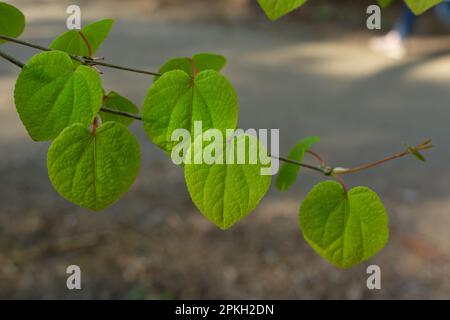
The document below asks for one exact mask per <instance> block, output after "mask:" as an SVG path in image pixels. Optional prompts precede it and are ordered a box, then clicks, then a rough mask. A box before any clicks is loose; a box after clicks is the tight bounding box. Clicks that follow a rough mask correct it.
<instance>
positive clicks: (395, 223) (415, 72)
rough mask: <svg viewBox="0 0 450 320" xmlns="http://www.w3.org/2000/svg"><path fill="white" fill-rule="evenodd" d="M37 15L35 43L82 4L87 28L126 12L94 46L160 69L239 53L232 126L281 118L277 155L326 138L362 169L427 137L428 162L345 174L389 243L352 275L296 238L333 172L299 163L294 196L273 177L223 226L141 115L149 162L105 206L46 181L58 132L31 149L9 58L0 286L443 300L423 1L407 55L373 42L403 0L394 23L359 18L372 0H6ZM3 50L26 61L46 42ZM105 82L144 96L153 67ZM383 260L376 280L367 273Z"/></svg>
mask: <svg viewBox="0 0 450 320" xmlns="http://www.w3.org/2000/svg"><path fill="white" fill-rule="evenodd" d="M8 2H11V3H12V4H13V5H15V6H17V7H18V8H19V9H21V10H22V11H23V12H24V13H25V15H26V17H27V20H28V23H27V28H26V32H25V33H24V34H23V36H22V38H23V39H25V40H28V41H31V42H35V43H38V44H42V45H49V44H50V42H51V41H52V39H54V38H55V37H56V36H58V35H59V34H60V33H62V32H64V31H65V23H66V18H67V16H68V15H67V14H66V8H67V6H68V5H70V4H78V5H80V6H81V10H82V12H81V13H82V21H83V25H85V24H87V23H88V22H90V21H92V20H96V19H102V18H110V17H112V18H115V19H116V24H115V25H114V27H113V30H112V32H111V34H110V36H109V38H108V39H107V40H106V41H105V43H104V44H103V45H102V47H101V48H100V50H99V52H98V55H100V56H104V57H106V59H107V61H108V62H111V63H117V64H121V65H127V66H130V67H136V68H143V69H147V70H154V71H156V70H157V69H158V68H159V66H161V65H162V64H163V63H164V62H165V61H166V60H167V59H169V58H172V57H175V56H190V55H192V54H193V53H197V52H215V53H220V54H223V55H225V56H226V57H227V58H228V65H227V67H226V69H225V70H224V72H225V74H226V75H227V76H228V77H229V79H230V80H231V82H232V83H233V85H234V86H235V88H236V90H237V92H238V95H239V101H240V118H239V126H240V127H242V128H279V129H280V130H281V131H280V134H281V151H282V153H283V154H286V153H287V152H288V150H289V149H290V148H291V147H292V146H293V144H294V143H296V141H297V140H299V139H300V138H303V137H305V136H307V135H319V136H321V138H322V142H321V143H320V144H319V145H317V147H316V148H315V149H316V151H318V152H320V153H321V154H322V155H323V156H324V157H325V158H326V160H327V162H329V163H330V164H332V165H339V166H347V167H349V166H354V165H359V164H361V163H366V162H369V161H372V160H377V159H379V158H382V157H384V156H386V155H390V154H392V153H394V152H397V151H400V150H402V149H403V148H404V145H403V143H410V144H416V143H419V142H421V141H422V140H423V139H425V138H433V141H434V144H435V145H436V148H435V149H433V150H432V151H431V152H429V153H427V160H428V161H427V163H426V164H423V163H420V162H418V161H415V159H414V158H406V159H401V160H398V161H395V162H392V163H388V164H386V165H384V166H381V167H379V168H376V169H373V170H369V171H366V172H364V173H359V174H355V175H352V176H348V177H347V178H346V181H347V183H348V184H349V185H351V186H357V185H366V186H368V187H370V188H372V189H374V190H375V191H376V192H378V193H379V194H380V196H381V198H382V199H383V201H384V203H385V206H386V208H387V211H388V213H389V216H390V225H391V239H390V241H389V244H388V246H387V247H386V248H385V249H384V250H383V251H382V252H381V253H379V254H378V255H377V256H376V257H375V258H373V259H371V260H370V261H369V262H367V263H363V264H362V265H360V266H357V267H354V268H352V269H350V270H339V269H336V268H335V267H333V266H332V265H330V264H328V263H327V262H325V261H324V260H323V259H322V258H321V257H320V256H318V255H317V254H316V253H315V252H314V251H313V250H312V249H311V248H310V247H309V246H308V245H307V244H306V242H305V241H304V240H303V238H302V235H301V233H300V231H299V227H298V207H299V204H300V202H301V201H302V199H303V198H304V197H305V194H306V193H307V192H308V190H309V189H310V188H311V187H312V186H313V184H314V183H317V182H319V181H321V180H322V177H320V176H319V175H317V174H315V173H313V172H308V171H306V170H305V171H304V174H303V175H302V178H301V179H300V180H299V181H298V183H297V184H296V185H295V187H294V188H292V189H291V190H290V191H288V192H287V193H280V192H278V191H277V190H276V189H275V188H274V187H272V189H271V191H270V192H269V194H268V196H267V197H266V198H265V199H264V200H263V201H262V203H261V205H260V206H259V207H258V208H257V209H256V210H255V211H254V212H252V213H251V214H250V215H249V216H248V217H247V218H245V219H244V220H242V221H241V222H240V223H238V224H237V225H236V226H235V227H233V228H232V229H231V230H229V231H227V232H223V231H220V230H219V229H217V228H216V227H215V226H214V225H213V224H211V223H210V222H208V221H207V220H206V219H205V218H204V217H203V216H202V215H201V214H200V213H199V212H198V211H197V209H196V208H195V207H194V205H193V204H192V202H191V200H190V198H189V195H188V193H187V190H186V187H185V184H184V178H183V173H182V171H181V169H180V168H177V167H176V166H175V165H173V164H172V163H171V161H170V160H169V159H168V158H167V157H166V156H165V154H163V152H162V151H160V150H159V149H158V148H157V147H155V146H154V145H152V143H151V142H150V141H149V139H148V138H147V136H146V135H145V133H144V130H143V128H142V126H141V124H140V123H135V124H133V125H132V130H133V132H134V133H135V134H136V135H137V137H138V139H139V140H140V142H141V146H142V168H141V173H140V175H139V177H138V179H137V181H136V183H135V184H134V185H133V187H132V188H131V190H130V191H129V192H128V193H127V194H126V195H125V196H124V197H123V198H122V199H121V200H120V201H119V202H118V203H117V204H115V205H114V206H112V207H111V208H109V209H108V210H106V211H105V212H102V213H92V212H89V211H87V210H84V209H81V208H78V207H76V206H75V205H72V204H71V203H69V202H67V201H66V200H64V199H63V198H61V197H60V196H59V195H58V194H57V193H56V191H54V189H53V188H52V186H51V184H50V182H49V179H48V176H47V169H46V152H47V148H48V143H34V142H32V141H31V139H30V138H29V137H28V135H27V133H26V131H25V129H24V127H23V126H22V124H21V123H20V120H19V117H18V115H17V113H16V111H15V107H14V103H13V88H14V83H15V80H16V77H17V75H18V72H19V70H18V69H17V67H15V66H14V65H11V64H9V63H7V62H5V61H0V84H1V85H0V298H9V299H17V298H37V299H50V298H58V299H88V298H95V299H107V298H111V299H180V298H181V299H206V298H208V299H244V298H245V299H251V298H258V299H259V298H271V299H315V298H318V299H335V298H339V299H361V298H366V299H380V298H383V299H405V298H425V299H427V298H437V299H443V298H446V299H449V298H450V277H449V276H450V232H449V226H450V179H449V178H450V171H449V170H448V165H449V163H450V149H449V148H448V143H449V128H448V127H449V120H450V106H449V101H450V90H449V81H450V55H449V53H450V37H449V32H448V31H449V30H448V29H445V28H443V26H442V25H441V24H439V23H437V22H436V19H435V18H434V16H433V14H431V13H426V14H424V15H423V16H422V17H421V18H420V21H419V22H418V25H417V29H416V32H415V33H414V35H413V37H411V38H410V39H408V41H407V43H406V46H407V55H406V56H405V57H404V58H403V59H391V58H388V57H386V56H384V55H380V54H376V53H373V52H372V51H371V50H369V48H368V42H369V39H370V38H372V37H374V36H377V35H383V34H385V33H386V32H388V31H389V29H390V28H391V26H392V25H393V24H394V23H395V20H396V18H397V17H398V16H399V14H400V10H401V2H399V1H398V3H397V4H395V5H393V6H392V7H389V8H388V9H386V10H383V14H382V19H383V30H382V31H381V32H374V31H369V30H367V29H366V18H367V15H366V13H365V12H366V8H367V6H368V5H369V4H372V3H373V2H375V1H350V0H349V1H321V0H314V1H310V2H309V3H307V4H306V5H305V6H304V7H302V8H301V9H300V10H298V11H296V12H295V13H293V14H291V15H289V16H288V17H286V18H283V19H281V20H280V21H278V22H276V23H273V22H270V21H269V20H268V19H267V18H266V17H265V16H264V15H263V13H262V11H261V10H260V9H259V7H258V6H257V4H256V1H255V0H220V1H219V0H214V1H212V0H190V1H183V0H131V1H119V0H111V1H106V0H95V1H74V0H71V1H56V0H33V1H29V0H28V1H25V0H18V1H8ZM4 49H5V51H7V52H8V53H10V54H12V55H14V56H15V57H17V58H19V59H21V60H25V61H26V59H28V58H29V57H30V56H31V55H33V54H35V53H36V51H34V50H33V49H28V48H25V47H19V46H17V45H14V44H6V45H4ZM102 70H103V71H104V75H103V80H104V83H105V88H106V89H107V90H115V91H118V92H119V93H121V94H123V95H125V96H127V97H129V98H130V99H132V100H133V101H134V102H135V103H136V104H138V105H141V103H142V101H143V98H144V96H145V94H146V92H147V90H148V88H149V86H150V84H151V83H152V81H153V79H151V78H150V77H148V76H144V75H138V74H132V73H126V72H122V71H118V70H113V69H105V68H103V69H102ZM71 264H76V265H79V266H80V267H81V270H82V290H81V291H69V290H67V288H66V277H67V275H66V273H65V270H66V267H67V266H68V265H71ZM370 264H377V265H379V266H380V267H381V270H382V290H379V291H376V290H375V291H369V290H368V289H367V287H366V279H367V274H366V268H367V266H368V265H370Z"/></svg>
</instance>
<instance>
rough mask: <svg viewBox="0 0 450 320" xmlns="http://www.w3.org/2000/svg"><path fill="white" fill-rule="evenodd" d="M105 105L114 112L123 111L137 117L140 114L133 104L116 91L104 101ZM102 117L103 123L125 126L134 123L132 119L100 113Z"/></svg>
mask: <svg viewBox="0 0 450 320" xmlns="http://www.w3.org/2000/svg"><path fill="white" fill-rule="evenodd" d="M103 105H104V106H105V107H107V108H109V109H112V110H117V111H123V112H127V113H131V114H135V115H138V114H139V109H138V107H136V105H135V104H134V103H133V102H131V101H130V100H128V99H127V98H125V97H123V96H121V95H120V94H118V93H117V92H114V91H111V92H110V93H109V94H108V95H107V96H106V97H105V99H104V100H103ZM100 117H101V118H102V121H103V122H107V121H116V122H119V123H121V124H123V125H124V126H129V125H130V124H131V123H133V119H131V118H127V117H123V116H119V115H115V114H112V113H108V112H100Z"/></svg>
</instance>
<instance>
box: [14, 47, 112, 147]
mask: <svg viewBox="0 0 450 320" xmlns="http://www.w3.org/2000/svg"><path fill="white" fill-rule="evenodd" d="M102 99H103V90H102V86H101V81H100V77H99V75H98V73H97V72H96V71H95V70H93V69H92V68H90V67H86V66H79V67H77V68H76V69H75V68H74V65H73V63H72V60H71V59H70V57H69V56H68V55H67V54H65V53H64V52H61V51H49V52H43V53H40V54H37V55H35V56H34V57H32V58H31V59H30V60H29V61H28V63H27V65H26V66H25V67H24V68H23V69H22V71H21V72H20V75H19V77H18V79H17V82H16V86H15V89H14V100H15V103H16V108H17V112H18V113H19V116H20V119H21V120H22V122H23V124H24V125H25V128H26V129H27V131H28V133H29V134H30V136H31V138H32V139H33V140H35V141H46V140H52V139H53V138H55V137H56V136H57V135H58V134H59V133H60V132H61V131H62V130H63V129H64V128H65V127H67V126H69V125H71V124H73V123H77V122H78V123H81V124H83V125H85V126H88V125H90V124H91V123H92V121H93V120H94V117H95V116H96V115H97V113H98V111H99V110H100V107H101V105H102Z"/></svg>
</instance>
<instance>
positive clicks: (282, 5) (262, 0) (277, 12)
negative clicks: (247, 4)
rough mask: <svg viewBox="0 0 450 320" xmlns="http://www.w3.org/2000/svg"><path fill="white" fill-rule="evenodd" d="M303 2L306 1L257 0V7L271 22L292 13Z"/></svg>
mask: <svg viewBox="0 0 450 320" xmlns="http://www.w3.org/2000/svg"><path fill="white" fill-rule="evenodd" d="M305 2H306V0H258V3H259V5H260V6H261V8H262V9H263V10H264V12H265V13H266V15H267V16H268V17H269V19H271V20H277V19H278V18H280V17H282V16H284V15H286V14H288V13H289V12H291V11H294V10H295V9H297V8H298V7H300V6H302V5H303V4H304V3H305Z"/></svg>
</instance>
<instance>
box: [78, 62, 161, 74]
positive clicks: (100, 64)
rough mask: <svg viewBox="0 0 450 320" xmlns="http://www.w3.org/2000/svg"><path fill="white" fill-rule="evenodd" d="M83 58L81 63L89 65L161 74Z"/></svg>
mask: <svg viewBox="0 0 450 320" xmlns="http://www.w3.org/2000/svg"><path fill="white" fill-rule="evenodd" d="M81 59H82V60H83V63H84V64H86V65H89V66H96V65H97V66H103V67H107V68H112V69H118V70H123V71H130V72H134V73H141V74H146V75H150V76H154V77H160V76H162V74H161V73H157V72H152V71H146V70H141V69H134V68H129V67H123V66H118V65H115V64H111V63H107V62H103V61H98V60H95V59H92V58H86V57H82V58H81Z"/></svg>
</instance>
